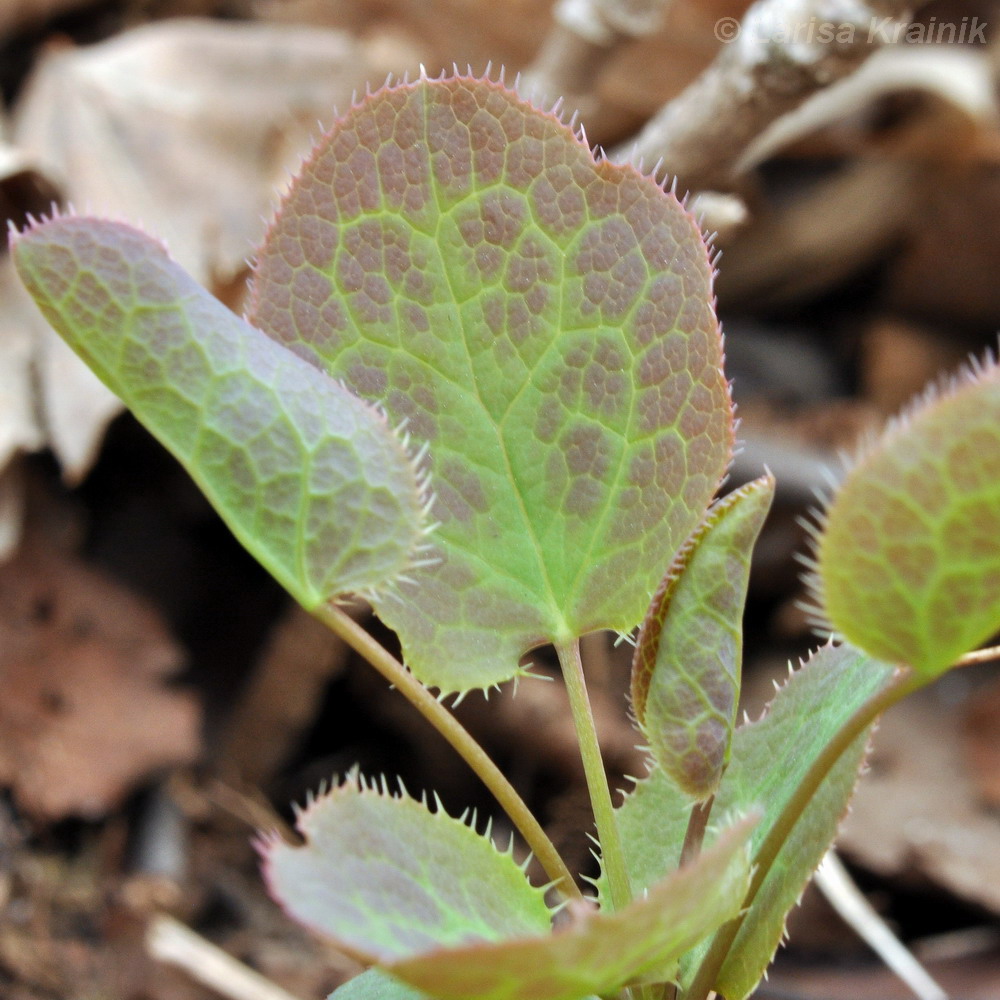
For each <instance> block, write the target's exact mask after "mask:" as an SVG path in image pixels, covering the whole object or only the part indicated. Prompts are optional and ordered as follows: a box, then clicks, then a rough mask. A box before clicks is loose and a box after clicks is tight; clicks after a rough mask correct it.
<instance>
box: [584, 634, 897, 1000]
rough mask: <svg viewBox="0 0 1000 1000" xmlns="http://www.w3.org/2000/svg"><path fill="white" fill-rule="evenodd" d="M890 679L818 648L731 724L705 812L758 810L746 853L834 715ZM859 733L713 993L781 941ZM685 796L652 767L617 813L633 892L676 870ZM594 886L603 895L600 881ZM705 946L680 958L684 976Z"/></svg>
mask: <svg viewBox="0 0 1000 1000" xmlns="http://www.w3.org/2000/svg"><path fill="white" fill-rule="evenodd" d="M891 676H892V669H891V668H890V667H889V666H888V665H886V664H884V663H880V662H878V661H876V660H872V659H871V658H870V657H869V656H868V655H867V654H865V653H862V652H860V651H859V650H856V649H853V648H852V647H849V646H825V647H823V648H822V649H820V650H818V651H817V652H816V653H815V654H813V656H812V657H811V658H810V659H809V661H808V662H807V663H806V664H805V665H804V666H803V667H801V668H800V669H799V670H797V671H795V672H794V673H793V674H792V675H791V676H790V677H789V679H788V681H787V682H786V683H785V685H784V686H783V687H782V688H781V689H780V690H779V691H777V692H776V694H775V697H774V699H773V700H772V702H771V704H770V706H769V707H768V710H767V712H766V714H765V715H764V716H763V717H762V718H761V719H760V720H759V721H756V722H753V723H746V724H744V725H742V726H740V727H739V728H738V729H737V730H736V732H735V734H734V737H733V747H732V756H731V759H730V763H729V767H728V768H727V769H726V772H725V774H724V775H723V778H722V781H721V783H720V785H719V789H718V791H717V793H716V797H715V803H714V806H713V812H712V815H713V816H719V817H724V816H727V815H730V814H732V813H737V814H740V813H745V812H746V811H747V810H749V809H752V808H755V807H757V808H760V809H761V810H762V811H763V817H762V819H761V821H760V823H759V824H758V825H757V827H756V828H755V830H754V833H753V840H752V844H751V852H752V855H753V852H756V850H757V849H758V848H759V846H760V845H761V843H762V842H763V840H764V838H765V837H766V836H767V834H768V832H769V831H770V829H771V828H772V826H773V825H774V823H775V821H776V819H777V817H778V816H779V814H780V812H781V810H782V808H783V807H784V805H785V803H786V801H787V800H788V798H789V797H790V795H791V794H792V791H793V790H794V789H795V788H796V787H797V785H798V784H799V783H801V780H802V778H803V776H804V775H805V773H806V771H807V770H808V768H809V766H810V765H811V764H812V762H813V760H814V759H815V758H816V756H817V755H818V754H819V753H820V752H821V751H822V749H823V748H824V747H825V746H826V744H827V743H828V742H829V741H830V739H831V738H832V736H833V734H834V733H835V732H836V731H837V730H838V729H839V728H840V726H841V725H842V724H843V723H844V721H845V720H846V719H847V718H848V717H849V716H850V715H852V714H853V712H854V711H855V710H856V709H857V708H858V707H859V706H860V705H861V704H863V703H864V702H865V701H867V699H868V698H869V697H871V695H872V694H874V693H875V692H876V691H878V690H880V689H881V688H882V687H883V686H884V685H885V684H886V683H887V682H888V680H889V678H890V677H891ZM867 739H868V733H865V734H864V735H863V736H861V737H859V738H858V740H856V741H855V742H854V743H853V744H852V746H851V748H850V749H849V750H848V751H847V752H846V753H844V754H843V755H842V756H841V758H840V760H839V761H838V762H837V764H836V765H835V766H834V767H833V769H832V770H831V771H830V773H829V774H828V776H827V778H826V781H824V782H823V784H822V785H821V786H820V788H819V790H818V792H817V793H816V795H815V796H814V797H813V799H812V801H811V802H810V805H809V807H808V808H807V810H806V811H805V813H804V814H803V815H802V817H801V818H800V820H799V822H798V823H797V824H796V826H795V827H794V829H793V830H792V833H791V835H790V837H789V838H788V840H787V841H786V842H785V845H784V847H783V848H782V850H781V852H780V853H779V855H778V858H777V860H776V862H775V865H774V867H773V868H772V869H771V872H770V874H769V875H768V877H767V878H766V880H765V881H764V883H763V885H762V887H761V889H760V891H759V892H758V894H757V896H756V898H755V900H754V903H753V906H752V907H751V909H750V912H749V913H748V915H747V917H746V919H745V921H744V923H743V927H742V929H741V931H740V934H739V936H738V937H737V939H736V942H735V943H734V945H733V947H732V950H731V951H730V956H729V959H728V960H727V961H726V963H725V965H724V967H723V969H722V973H721V976H720V979H719V980H718V982H717V983H716V987H715V988H716V989H717V990H718V992H719V993H720V994H721V995H723V996H725V997H726V1000H742V998H743V997H745V996H747V995H748V994H749V993H750V992H751V991H752V990H753V989H754V988H755V987H756V985H757V984H758V983H759V981H760V979H761V976H763V974H764V971H765V970H766V968H767V966H768V965H769V964H770V962H771V959H772V957H773V955H774V952H775V950H776V949H777V947H778V944H779V942H780V939H781V935H782V932H783V929H784V923H785V917H786V915H787V913H788V911H789V910H790V909H791V908H792V906H793V905H794V904H795V902H796V901H797V899H798V898H799V896H800V894H801V893H802V890H803V888H804V886H805V884H806V882H807V881H808V879H809V878H810V877H811V875H812V873H813V872H814V871H815V869H816V866H817V865H818V864H819V862H820V860H821V859H822V857H823V854H824V853H825V851H826V849H827V847H828V846H829V844H830V842H831V841H832V839H833V837H834V835H835V834H836V830H837V826H838V824H839V823H840V820H841V818H842V817H843V815H844V813H845V812H846V810H847V804H848V801H849V800H850V797H851V794H852V792H853V789H854V785H855V783H856V782H857V777H858V771H859V768H860V765H861V762H862V759H863V757H864V752H865V747H866V744H867ZM690 812H691V799H690V798H689V797H688V796H687V795H685V794H684V793H683V792H682V791H681V790H680V789H679V788H678V787H677V785H675V783H674V782H673V781H672V780H671V779H670V778H669V777H668V776H667V775H666V774H665V773H664V772H663V771H661V770H660V769H659V768H656V769H654V770H653V772H652V773H651V774H650V776H649V777H648V778H645V779H643V780H641V781H640V782H638V784H637V786H636V788H635V790H634V792H633V793H632V794H631V795H629V796H628V797H627V798H626V799H625V801H624V802H623V803H622V806H621V807H620V809H619V810H618V820H619V825H620V828H621V832H622V838H623V841H624V845H625V853H626V862H627V865H628V869H629V874H630V877H631V881H632V886H633V889H634V890H635V891H636V892H641V891H642V890H643V888H644V887H646V886H649V885H652V884H653V883H655V882H656V880H657V879H659V878H661V877H662V875H663V873H664V872H668V871H670V870H672V869H673V868H675V867H676V865H677V864H678V861H679V859H680V851H681V845H682V844H683V841H684V834H685V830H686V828H687V823H688V817H689V815H690ZM598 889H599V891H600V893H601V895H602V897H603V896H604V895H606V887H605V882H604V878H603V876H602V878H601V879H600V880H599V881H598ZM707 945H708V942H706V944H705V945H704V946H702V947H699V948H698V949H696V950H695V952H694V953H692V954H691V955H689V956H685V959H684V961H683V963H682V968H681V975H682V981H684V982H687V981H689V980H690V976H691V975H692V974H693V971H694V968H695V966H696V964H697V961H698V960H699V958H700V956H701V955H702V954H703V953H704V950H705V948H707Z"/></svg>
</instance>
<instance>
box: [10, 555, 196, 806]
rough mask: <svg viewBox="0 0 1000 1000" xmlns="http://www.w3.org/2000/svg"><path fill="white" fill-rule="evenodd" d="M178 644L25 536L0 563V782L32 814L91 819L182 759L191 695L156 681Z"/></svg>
mask: <svg viewBox="0 0 1000 1000" xmlns="http://www.w3.org/2000/svg"><path fill="white" fill-rule="evenodd" d="M180 660H181V656H180V651H179V649H178V647H177V646H176V644H175V643H174V642H173V641H172V640H171V638H170V637H169V636H168V635H167V633H166V630H165V628H164V626H163V623H162V622H161V621H160V619H159V617H158V616H157V615H156V614H154V613H153V611H152V610H151V609H150V608H148V607H147V606H146V605H145V604H144V603H143V602H141V601H140V600H139V599H138V598H136V597H135V596H133V595H132V594H130V593H129V592H128V591H126V590H124V589H122V588H121V587H120V586H118V585H117V584H115V583H113V582H111V581H110V580H108V579H107V578H105V577H104V576H102V575H100V574H98V573H96V572H94V571H93V570H91V569H88V568H87V567H86V566H84V565H83V564H82V563H80V562H78V561H75V560H73V559H72V558H70V557H68V556H65V555H62V554H59V553H57V552H56V551H54V550H52V549H49V548H46V547H44V546H43V545H42V544H41V543H40V542H33V543H31V544H28V545H26V546H24V547H22V550H21V551H20V552H19V554H18V555H17V556H16V557H15V558H13V559H11V560H10V561H9V562H7V563H6V564H5V565H3V566H2V567H0V689H2V690H3V692H4V697H3V699H2V701H0V782H2V783H3V784H6V785H9V786H11V787H12V788H13V791H14V795H15V797H16V799H17V801H18V803H19V805H20V806H21V807H22V808H23V809H25V810H26V811H27V812H29V813H31V814H32V815H34V816H36V817H38V818H40V819H46V820H48V819H59V818H62V817H64V816H68V815H83V816H88V817H95V816H100V815H102V814H103V813H105V812H106V811H107V810H109V809H110V808H111V807H112V806H114V805H115V804H116V803H117V802H119V801H120V800H121V798H122V796H123V795H125V794H126V793H127V792H128V791H129V790H130V789H131V788H132V787H133V786H134V785H135V783H136V782H138V781H140V780H142V779H143V778H146V777H148V776H149V775H151V774H152V773H154V772H156V771H158V770H161V769H164V768H167V767H171V766H176V765H179V764H184V763H188V762H190V761H192V760H193V759H194V758H195V756H196V755H197V753H198V749H199V709H198V706H197V704H196V702H195V700H194V698H193V697H192V696H191V695H190V694H188V693H186V692H183V691H177V690H170V689H169V688H167V687H166V686H165V684H166V683H167V682H168V681H169V679H170V677H171V676H172V675H173V674H175V673H176V672H177V670H178V668H179V666H180Z"/></svg>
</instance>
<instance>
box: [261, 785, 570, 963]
mask: <svg viewBox="0 0 1000 1000" xmlns="http://www.w3.org/2000/svg"><path fill="white" fill-rule="evenodd" d="M297 825H298V828H299V830H300V831H301V833H302V835H303V836H304V837H305V840H306V843H305V845H304V846H301V847H293V846H291V845H289V844H286V843H284V842H283V841H281V840H277V839H272V840H270V841H269V842H268V843H267V844H265V845H264V847H263V854H264V862H265V863H264V871H265V876H266V878H267V882H268V885H269V887H270V889H271V892H272V893H273V894H274V896H275V897H276V898H277V899H278V900H279V902H281V903H282V905H283V906H284V907H285V909H286V910H288V912H289V913H290V914H291V916H293V917H294V918H295V919H296V920H298V921H299V922H300V923H303V924H305V925H306V926H308V927H312V928H313V929H314V930H317V931H319V932H321V933H323V934H325V935H327V936H328V937H331V938H332V939H333V940H335V941H336V942H337V943H338V944H340V945H341V946H342V947H344V948H346V949H347V950H349V951H350V952H351V953H352V954H355V955H357V956H359V957H360V958H361V959H362V960H364V961H368V962H376V961H378V962H389V961H393V960H395V959H401V958H407V957H409V956H411V955H415V954H419V953H420V952H424V951H428V950H430V949H434V948H439V947H446V946H456V945H460V944H466V943H469V942H471V941H500V940H503V939H504V938H508V937H515V936H523V935H531V934H544V933H548V931H549V929H550V926H551V917H550V913H549V910H548V907H547V906H546V904H545V901H544V894H543V892H542V891H541V890H538V889H535V888H533V887H532V886H531V885H530V883H529V882H528V881H527V879H526V878H525V877H524V873H523V872H522V870H521V868H520V867H519V866H518V864H517V863H516V862H515V861H514V859H513V858H512V857H511V856H510V854H505V853H501V852H500V851H498V850H497V849H496V848H495V847H494V846H493V844H492V842H490V841H489V840H487V839H486V838H485V837H482V836H480V835H479V834H478V833H476V831H475V830H473V829H472V828H471V827H469V826H468V825H467V824H466V823H464V822H463V821H462V820H460V819H455V818H454V817H451V816H449V815H447V814H446V813H445V812H444V811H443V810H440V809H439V810H438V811H437V812H431V811H430V810H429V809H428V808H427V807H426V806H425V805H423V804H422V803H420V802H417V801H416V800H414V799H411V798H409V797H408V796H392V795H389V794H387V793H385V792H379V791H376V790H374V789H370V788H366V787H364V786H363V785H360V784H356V783H354V782H348V783H347V784H344V785H341V786H340V787H339V788H335V789H333V790H332V791H330V792H328V793H326V794H324V795H321V796H319V797H318V798H317V799H316V800H315V801H313V802H312V803H311V804H310V805H309V806H308V807H307V808H306V809H305V810H303V811H302V813H301V814H300V815H299V818H298V824H297Z"/></svg>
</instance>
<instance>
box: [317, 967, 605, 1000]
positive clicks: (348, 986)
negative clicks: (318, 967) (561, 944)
mask: <svg viewBox="0 0 1000 1000" xmlns="http://www.w3.org/2000/svg"><path fill="white" fill-rule="evenodd" d="M327 1000H431V998H430V996H429V994H427V993H421V992H420V991H419V990H415V989H412V988H411V987H409V986H406V985H405V984H404V983H401V982H399V980H398V979H393V978H392V976H390V975H389V974H388V973H387V972H385V971H384V970H382V969H378V968H375V969H369V970H368V971H367V972H362V973H361V975H360V976H355V977H354V979H352V980H350V982H347V983H344V985H343V986H340V987H338V988H337V989H335V990H334V991H333V992H332V993H331V994H330V996H329V997H328V998H327ZM585 1000H597V997H586V998H585Z"/></svg>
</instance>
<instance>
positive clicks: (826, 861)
mask: <svg viewBox="0 0 1000 1000" xmlns="http://www.w3.org/2000/svg"><path fill="white" fill-rule="evenodd" d="M816 885H817V886H818V887H819V889H820V890H821V892H822V893H823V895H824V896H825V897H826V899H827V902H829V903H830V905H831V906H832V907H833V908H834V909H835V910H836V911H837V912H838V913H839V914H840V916H841V917H842V918H843V919H844V921H845V922H846V923H847V924H849V925H850V927H851V928H852V929H853V930H854V931H855V932H856V933H857V935H858V936H859V937H860V938H861V939H862V940H864V941H865V943H866V944H867V945H868V946H869V947H870V948H871V949H872V950H873V951H874V952H875V953H876V954H877V955H878V956H879V958H881V959H882V961H883V962H885V964H886V965H887V966H888V967H889V968H890V969H891V970H892V971H893V972H894V973H895V974H896V975H897V976H898V977H899V978H900V979H901V980H902V981H903V982H904V983H906V985H907V986H908V987H909V988H910V989H911V990H912V991H913V993H914V994H915V995H916V996H917V997H919V998H920V1000H948V994H947V993H945V991H944V990H943V989H941V987H940V986H938V984H937V983H936V982H935V981H934V980H933V979H932V978H931V976H930V974H929V973H928V972H927V970H926V969H925V968H924V967H923V966H922V965H921V964H920V963H919V962H918V961H917V960H916V958H914V957H913V955H912V954H911V953H910V952H909V951H908V950H907V948H906V946H905V945H904V944H903V943H902V942H901V941H900V940H899V938H897V937H896V935H895V934H893V933H892V931H891V930H890V928H889V925H888V924H886V922H885V921H884V920H883V919H882V918H881V917H880V916H879V915H878V914H877V913H876V912H875V910H874V909H873V908H872V905H871V904H870V903H869V902H868V900H867V899H865V897H864V896H863V895H862V894H861V890H860V889H858V887H857V886H856V885H855V884H854V880H853V879H852V878H851V876H850V875H849V874H848V873H847V870H846V869H845V868H844V866H843V864H842V863H841V861H840V858H838V857H837V855H836V854H835V853H834V852H833V851H828V852H827V855H826V857H825V858H823V862H822V864H821V865H820V866H819V870H818V871H817V872H816Z"/></svg>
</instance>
